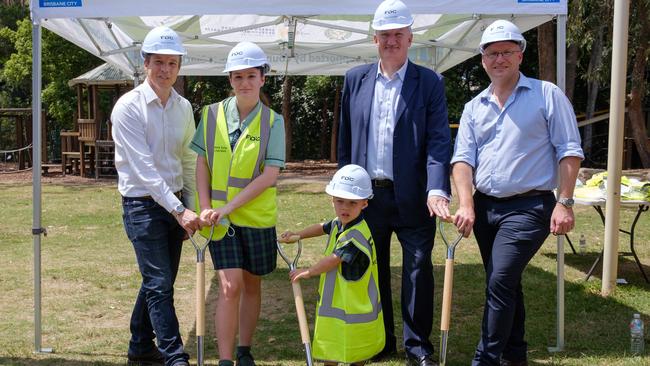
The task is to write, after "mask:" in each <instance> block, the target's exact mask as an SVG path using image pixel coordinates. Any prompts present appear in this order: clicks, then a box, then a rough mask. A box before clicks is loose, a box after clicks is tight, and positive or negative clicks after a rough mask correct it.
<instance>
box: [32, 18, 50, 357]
mask: <svg viewBox="0 0 650 366" xmlns="http://www.w3.org/2000/svg"><path fill="white" fill-rule="evenodd" d="M41 79H42V69H41V25H40V23H39V22H38V21H34V22H33V23H32V131H33V133H32V147H33V149H34V154H32V202H33V203H32V204H33V210H32V215H33V225H32V235H33V236H34V352H36V353H39V352H44V353H50V352H52V349H50V348H42V347H41V235H42V234H44V233H45V229H44V228H42V227H41V138H42V136H41V133H40V131H41V124H42V121H41V82H42V80H41Z"/></svg>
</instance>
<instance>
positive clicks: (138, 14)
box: [31, 0, 567, 75]
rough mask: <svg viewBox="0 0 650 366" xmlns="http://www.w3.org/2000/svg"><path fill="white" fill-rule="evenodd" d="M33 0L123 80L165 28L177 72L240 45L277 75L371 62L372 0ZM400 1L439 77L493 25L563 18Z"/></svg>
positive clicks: (556, 0)
mask: <svg viewBox="0 0 650 366" xmlns="http://www.w3.org/2000/svg"><path fill="white" fill-rule="evenodd" d="M31 1H32V3H31V11H32V17H33V19H34V20H35V21H40V22H41V24H42V25H43V26H44V27H45V28H48V29H49V30H51V31H53V32H55V33H57V34H58V35H60V36H61V37H63V38H66V39H68V40H70V41H72V42H73V43H75V44H77V45H78V46H80V47H82V48H84V49H85V50H87V51H89V52H90V53H92V54H94V55H96V56H98V57H100V58H102V59H103V60H105V61H107V62H110V63H112V64H114V65H116V66H117V67H118V68H120V69H121V70H122V71H124V72H126V73H128V74H129V75H133V74H135V73H141V72H142V60H141V57H140V54H139V49H140V45H141V42H142V40H143V39H144V36H145V35H146V34H147V32H148V31H149V30H150V29H151V28H153V27H155V26H158V25H163V24H164V25H167V26H170V27H171V28H173V29H174V30H176V31H177V32H178V33H179V34H180V35H181V37H183V38H184V45H185V47H186V49H187V52H188V54H187V56H186V57H185V58H184V60H183V67H182V70H181V74H182V75H223V69H224V64H225V61H226V57H227V53H228V51H229V50H230V49H231V48H232V47H233V46H234V45H235V44H236V43H237V42H240V41H243V40H247V41H252V42H255V43H257V44H258V45H260V46H261V47H262V48H263V49H264V50H265V52H266V53H267V55H268V57H269V59H270V62H271V65H272V73H276V74H294V75H312V74H318V75H342V74H344V73H345V71H346V70H348V69H349V68H350V67H352V66H355V65H358V64H364V63H370V62H375V61H376V59H377V58H376V54H377V50H376V47H375V45H374V44H373V40H372V35H373V31H372V29H371V28H370V21H371V19H372V13H374V10H375V8H376V6H377V5H378V4H379V1H378V0H373V1H370V0H359V1H355V2H350V1H348V0H346V1H343V0H329V1H316V0H295V1H294V0H292V1H287V0H266V1H257V0H251V1H241V2H233V1H222V0H220V1H208V0H202V1H199V0H187V1H171V0H159V1H156V2H155V3H154V2H135V1H132V0H112V1H105V0H68V1H58V0H31ZM407 5H408V6H409V8H410V9H411V11H412V12H413V13H414V14H415V23H414V25H413V32H414V39H413V45H412V47H411V49H410V53H409V58H410V59H411V60H412V61H414V62H416V63H418V64H421V65H425V66H428V67H430V68H432V69H435V70H436V71H438V72H443V71H445V70H447V69H449V68H451V67H452V66H454V65H456V64H458V63H460V62H462V61H464V60H466V59H468V58H470V57H472V56H473V55H475V54H476V53H477V45H478V41H479V39H480V36H481V33H482V31H483V29H485V27H486V26H487V25H488V24H489V23H491V22H492V21H494V20H495V19H497V18H506V19H510V20H511V21H513V22H514V23H515V24H517V25H518V26H519V27H520V28H521V29H522V31H526V30H528V29H531V28H534V27H536V26H537V25H539V24H542V23H544V22H547V21H549V20H551V19H552V18H553V17H554V16H555V15H556V14H566V7H567V0H490V1H485V0H439V1H435V2H432V1H430V0H410V1H407ZM196 14H206V15H196ZM341 14H345V15H341ZM294 35H295V37H294ZM290 39H295V41H294V42H290V41H289V40H290Z"/></svg>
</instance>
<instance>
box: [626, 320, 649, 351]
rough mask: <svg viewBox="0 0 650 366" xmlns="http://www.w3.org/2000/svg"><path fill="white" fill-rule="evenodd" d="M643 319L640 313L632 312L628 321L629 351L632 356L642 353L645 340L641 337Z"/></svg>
mask: <svg viewBox="0 0 650 366" xmlns="http://www.w3.org/2000/svg"><path fill="white" fill-rule="evenodd" d="M643 335H644V333H643V320H641V315H639V314H634V317H633V318H632V321H631V322H630V352H631V353H632V355H634V356H638V355H642V354H643V352H644V347H645V340H644V339H643Z"/></svg>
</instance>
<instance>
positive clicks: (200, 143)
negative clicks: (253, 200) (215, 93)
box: [191, 97, 285, 168]
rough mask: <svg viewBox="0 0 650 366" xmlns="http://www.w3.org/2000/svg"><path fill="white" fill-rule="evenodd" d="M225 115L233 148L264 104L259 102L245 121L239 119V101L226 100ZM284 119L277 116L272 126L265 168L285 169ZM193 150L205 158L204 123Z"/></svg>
mask: <svg viewBox="0 0 650 366" xmlns="http://www.w3.org/2000/svg"><path fill="white" fill-rule="evenodd" d="M222 103H223V107H224V113H225V117H226V125H227V126H228V136H229V137H230V146H231V148H233V147H234V146H235V143H237V140H238V139H239V136H241V133H242V131H244V130H245V129H246V127H248V125H250V123H251V121H252V120H253V118H255V116H257V113H258V112H259V110H260V108H262V102H257V106H256V107H255V108H253V110H252V111H251V112H250V113H249V114H248V116H246V118H244V120H243V121H241V120H240V118H239V110H238V109H237V100H236V99H235V97H229V98H226V99H225V100H224V101H223V102H222ZM284 145H285V144H284V119H283V118H282V115H281V114H278V113H276V114H275V120H274V122H273V126H271V134H270V136H269V143H268V146H267V147H266V157H265V159H264V166H276V167H279V168H284V161H285V146H284ZM191 148H192V150H194V151H195V152H196V153H197V154H199V155H200V156H205V140H204V138H203V121H201V122H199V127H198V128H197V129H196V134H195V135H194V138H193V139H192V143H191Z"/></svg>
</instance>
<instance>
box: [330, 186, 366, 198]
mask: <svg viewBox="0 0 650 366" xmlns="http://www.w3.org/2000/svg"><path fill="white" fill-rule="evenodd" d="M325 193H327V194H329V195H330V196H332V197H337V198H343V199H346V200H365V199H371V198H372V196H373V194H372V193H371V194H370V196H369V197H363V196H359V195H357V194H354V193H351V192H347V191H343V190H340V189H334V188H332V187H330V186H329V185H327V187H325Z"/></svg>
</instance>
